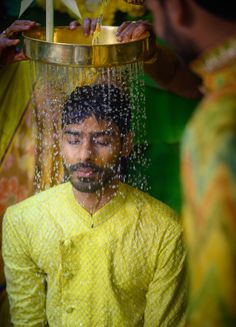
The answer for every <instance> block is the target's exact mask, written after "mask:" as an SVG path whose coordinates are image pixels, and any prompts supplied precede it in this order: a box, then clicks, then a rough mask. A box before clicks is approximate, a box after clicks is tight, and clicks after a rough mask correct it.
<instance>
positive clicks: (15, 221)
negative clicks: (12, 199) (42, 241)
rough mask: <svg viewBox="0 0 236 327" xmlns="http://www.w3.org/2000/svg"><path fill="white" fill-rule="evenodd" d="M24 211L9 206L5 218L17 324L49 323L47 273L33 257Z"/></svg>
mask: <svg viewBox="0 0 236 327" xmlns="http://www.w3.org/2000/svg"><path fill="white" fill-rule="evenodd" d="M20 215H21V213H18V212H17V211H16V210H11V208H10V209H8V210H7V212H6V214H5V216H4V221H3V260H4V272H5V277H6V283H7V293H8V296H9V302H10V314H11V321H12V323H13V324H14V326H15V327H18V326H19V327H20V326H21V327H23V326H24V327H26V326H30V327H36V326H40V327H41V326H44V325H46V313H45V309H46V306H45V299H46V290H45V276H44V274H43V272H42V271H41V270H40V269H39V267H38V266H37V265H36V264H35V262H34V261H33V260H32V257H31V253H32V251H31V249H30V244H29V239H28V237H27V233H26V230H25V227H24V225H23V220H22V219H21V217H20Z"/></svg>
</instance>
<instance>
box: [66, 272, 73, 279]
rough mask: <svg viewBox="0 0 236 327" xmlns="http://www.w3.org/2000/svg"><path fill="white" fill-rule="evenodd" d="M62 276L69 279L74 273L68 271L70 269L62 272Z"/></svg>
mask: <svg viewBox="0 0 236 327" xmlns="http://www.w3.org/2000/svg"><path fill="white" fill-rule="evenodd" d="M63 276H64V277H65V278H66V279H71V278H72V277H73V276H74V274H73V273H72V272H70V271H65V272H64V274H63Z"/></svg>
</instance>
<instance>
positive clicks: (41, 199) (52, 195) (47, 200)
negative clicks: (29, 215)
mask: <svg viewBox="0 0 236 327" xmlns="http://www.w3.org/2000/svg"><path fill="white" fill-rule="evenodd" d="M68 187H69V185H68V183H63V184H60V185H57V186H54V187H52V188H50V189H47V190H45V191H42V192H39V193H37V194H35V195H32V196H31V197H29V198H27V199H25V200H23V201H21V202H19V203H17V204H14V205H12V206H10V207H9V208H8V212H9V211H10V212H14V211H17V212H21V211H25V210H28V209H30V210H31V209H34V210H36V209H39V210H40V209H42V208H43V207H45V206H47V207H48V206H50V205H54V206H55V205H56V202H58V201H60V198H61V196H62V195H63V193H64V192H66V190H67V189H68Z"/></svg>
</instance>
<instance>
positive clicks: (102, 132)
mask: <svg viewBox="0 0 236 327" xmlns="http://www.w3.org/2000/svg"><path fill="white" fill-rule="evenodd" d="M64 134H68V135H75V136H80V135H81V132H78V131H70V130H67V131H64ZM114 134H115V133H114V131H113V130H112V129H108V130H105V131H101V132H95V133H91V135H92V136H93V137H101V136H113V135H114Z"/></svg>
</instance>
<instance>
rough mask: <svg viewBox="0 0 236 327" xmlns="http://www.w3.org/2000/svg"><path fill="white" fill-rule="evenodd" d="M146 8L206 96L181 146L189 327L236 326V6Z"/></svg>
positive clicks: (152, 3)
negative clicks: (194, 74)
mask: <svg viewBox="0 0 236 327" xmlns="http://www.w3.org/2000/svg"><path fill="white" fill-rule="evenodd" d="M146 5H147V7H148V8H149V9H150V10H151V12H152V14H153V16H154V20H155V22H154V28H155V31H156V33H157V34H158V35H159V36H160V37H162V38H164V39H165V40H166V41H168V42H169V44H171V45H172V46H173V47H174V48H175V49H176V52H177V53H178V54H179V56H180V57H181V58H182V59H183V60H184V61H185V63H186V64H187V65H190V68H191V69H192V71H193V72H195V73H196V74H197V75H198V76H199V77H200V78H201V79H202V81H203V82H202V86H201V90H202V91H203V92H204V97H203V99H202V102H201V103H200V105H199V107H198V108H197V111H196V112H195V114H194V115H193V117H192V119H191V120H190V123H189V124H188V126H187V128H186V131H185V134H184V137H183V143H182V183H183V193H184V204H183V218H184V224H185V232H186V238H187V242H188V247H189V271H190V282H191V291H190V299H189V302H190V303H189V312H188V319H187V321H188V326H214V327H217V326H220V327H222V326H235V325H236V260H235V257H236V227H235V217H236V214H235V212H236V180H235V171H236V151H235V144H236V138H235V135H236V133H235V132H236V120H235V117H236V2H235V1H222V0H215V1H207V0H205V1H203V0H185V1H183V0H159V1H158V0H147V1H146ZM126 32H127V33H128V34H129V33H130V31H127V30H126ZM122 33H125V29H124V30H123V31H122ZM157 57H158V56H157Z"/></svg>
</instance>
